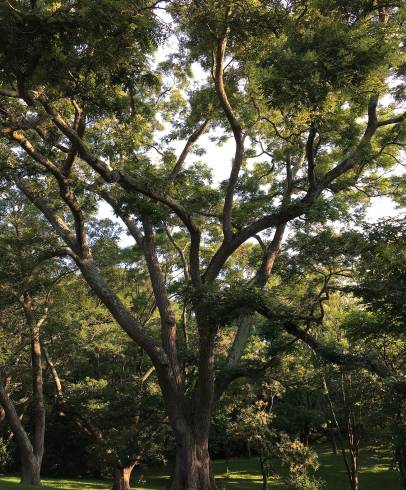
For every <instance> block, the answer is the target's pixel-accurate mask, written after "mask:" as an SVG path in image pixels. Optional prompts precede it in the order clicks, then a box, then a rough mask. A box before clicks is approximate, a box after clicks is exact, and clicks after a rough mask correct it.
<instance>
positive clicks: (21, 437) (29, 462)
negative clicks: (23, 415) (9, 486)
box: [0, 378, 41, 485]
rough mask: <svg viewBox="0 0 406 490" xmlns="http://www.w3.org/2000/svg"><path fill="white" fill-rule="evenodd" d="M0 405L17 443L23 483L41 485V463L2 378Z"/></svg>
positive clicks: (0, 382) (0, 380) (0, 383)
mask: <svg viewBox="0 0 406 490" xmlns="http://www.w3.org/2000/svg"><path fill="white" fill-rule="evenodd" d="M0 403H1V404H2V406H3V408H4V411H5V413H6V417H7V420H8V423H9V424H10V427H11V430H12V431H13V434H14V437H15V439H16V442H17V447H18V451H19V454H20V460H21V483H28V484H31V485H40V482H41V479H40V470H41V461H40V460H39V459H38V458H37V456H36V455H35V452H34V448H33V445H32V444H31V441H30V439H29V437H28V435H27V433H26V431H25V429H24V427H23V424H22V422H21V419H20V417H19V416H18V414H17V412H16V409H15V406H14V404H13V402H12V401H11V400H10V398H9V396H8V394H7V392H6V390H5V388H4V386H3V380H2V379H1V378H0Z"/></svg>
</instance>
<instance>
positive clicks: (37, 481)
mask: <svg viewBox="0 0 406 490" xmlns="http://www.w3.org/2000/svg"><path fill="white" fill-rule="evenodd" d="M21 483H23V484H24V485H41V467H40V465H39V463H38V461H37V460H36V458H33V459H31V460H29V461H24V462H23V463H22V464H21Z"/></svg>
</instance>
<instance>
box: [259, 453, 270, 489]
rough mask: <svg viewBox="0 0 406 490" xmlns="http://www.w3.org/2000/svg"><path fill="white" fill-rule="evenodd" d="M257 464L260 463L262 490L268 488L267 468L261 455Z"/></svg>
mask: <svg viewBox="0 0 406 490" xmlns="http://www.w3.org/2000/svg"><path fill="white" fill-rule="evenodd" d="M259 464H260V465H261V475H262V490H268V468H267V467H266V465H265V461H264V458H263V457H262V456H260V457H259Z"/></svg>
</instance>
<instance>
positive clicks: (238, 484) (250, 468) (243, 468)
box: [0, 450, 401, 490]
mask: <svg viewBox="0 0 406 490" xmlns="http://www.w3.org/2000/svg"><path fill="white" fill-rule="evenodd" d="M319 457H320V470H319V477H320V478H322V479H323V480H325V481H326V484H327V485H326V488H327V489H328V490H346V489H347V488H348V483H347V479H346V478H347V477H346V474H345V470H344V467H343V464H342V459H341V456H340V455H333V454H331V452H329V451H327V450H320V451H319ZM389 465H390V458H389V457H388V456H387V455H385V453H384V452H382V453H379V452H375V453H372V452H368V451H363V452H362V453H361V469H360V487H361V490H400V489H401V486H400V483H399V476H398V474H397V473H396V472H394V471H391V470H390V469H389ZM227 468H228V471H227ZM214 469H215V472H216V478H217V482H218V488H219V490H222V489H224V490H225V489H228V490H232V489H235V490H260V489H261V478H260V476H259V473H258V462H257V460H256V459H255V458H236V459H230V460H229V461H227V462H226V461H225V460H218V461H215V462H214ZM134 476H135V479H134V483H133V489H134V490H142V489H146V490H161V489H164V488H165V483H166V481H167V478H168V477H167V469H166V468H162V469H160V470H156V471H150V472H145V474H136V475H134ZM140 477H141V479H142V480H143V482H142V483H137V480H139V479H140ZM32 488H33V487H31V486H27V485H24V486H23V485H20V484H19V483H18V478H15V477H6V476H4V477H0V490H13V489H15V490H29V489H32ZM43 488H44V490H45V489H46V490H61V489H63V490H108V489H110V488H111V484H110V482H108V481H104V482H103V481H92V480H61V479H58V480H56V479H51V478H50V479H48V478H44V480H43ZM269 488H270V489H272V490H283V489H285V488H286V487H285V486H284V485H283V484H282V482H281V481H280V480H278V479H277V478H274V479H273V480H272V481H271V482H270V485H269Z"/></svg>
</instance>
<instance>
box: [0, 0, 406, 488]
mask: <svg viewBox="0 0 406 490" xmlns="http://www.w3.org/2000/svg"><path fill="white" fill-rule="evenodd" d="M164 7H166V9H167V12H168V13H169V14H170V15H171V18H172V20H173V22H174V25H175V26H176V32H175V33H174V34H176V36H177V40H178V42H179V46H178V49H177V52H176V53H171V55H172V56H170V57H169V59H168V60H166V61H165V62H164V63H162V64H161V65H160V66H158V67H157V68H154V63H153V60H152V58H151V56H150V55H151V53H152V52H153V51H154V49H155V47H156V45H157V43H158V42H159V41H163V40H164V39H165V36H166V34H167V29H165V25H164V23H163V21H162V20H161V19H160V17H159V15H158V14H159V12H160V11H161V9H162V8H164ZM404 8H405V5H404V2H396V1H393V2H380V1H377V2H371V1H362V0H360V1H358V2H351V4H348V3H347V2H342V1H340V0H329V1H327V2H319V1H316V0H313V1H307V2H303V1H291V2H285V1H275V2H265V1H264V2H261V1H255V0H251V1H249V0H244V1H240V0H239V1H231V0H222V1H211V0H206V1H204V2H202V1H198V2H197V1H196V2H195V1H193V0H190V1H187V0H185V1H182V0H179V1H173V2H157V3H155V4H149V3H148V2H146V1H145V2H144V1H142V0H138V1H130V0H120V1H117V0H114V1H112V0H103V1H102V2H100V1H98V2H96V1H93V0H84V1H80V0H77V1H75V0H72V1H66V2H63V3H61V2H54V1H51V0H38V1H30V2H28V1H25V0H20V1H14V2H6V3H3V4H2V5H1V6H0V18H1V27H0V45H1V48H0V59H1V68H0V75H1V87H0V115H1V135H2V138H3V140H2V141H3V143H2V145H3V146H2V153H3V155H2V175H3V177H4V179H6V180H7V181H9V182H13V183H14V184H15V185H16V186H18V187H19V189H20V190H21V191H22V192H23V193H24V194H25V196H26V197H27V198H28V199H29V200H30V201H31V202H32V203H33V204H34V205H35V206H37V208H38V209H39V210H40V211H41V212H42V213H43V215H44V216H45V218H46V219H47V220H48V222H49V223H50V225H51V226H52V228H53V231H54V233H55V234H56V235H57V236H58V237H59V241H60V243H61V253H62V251H63V252H64V253H66V255H67V256H68V257H70V258H71V260H72V261H73V262H74V263H75V264H76V266H77V268H78V269H79V270H80V271H81V273H82V275H83V277H84V279H85V280H86V281H87V283H88V285H89V287H90V288H91V289H92V290H93V292H94V293H95V294H96V295H97V296H98V297H99V298H100V300H101V301H102V302H103V303H104V304H105V306H106V307H107V309H108V310H109V311H110V313H111V314H112V315H113V317H114V318H115V320H116V321H117V322H118V323H119V325H120V326H121V327H122V328H123V329H124V330H125V331H126V332H127V333H128V335H129V336H130V337H131V338H132V339H133V340H134V342H136V343H137V344H138V345H139V346H140V347H141V348H142V349H144V351H145V352H146V353H147V354H148V356H149V357H150V359H151V362H152V363H153V365H154V367H155V370H156V375H157V377H158V380H159V384H160V387H161V390H162V395H163V398H164V401H165V405H166V410H167V413H168V417H169V421H170V424H171V426H172V429H173V432H174V435H175V439H176V464H175V469H174V472H173V476H172V480H171V488H172V489H185V488H188V489H205V490H207V489H211V488H215V483H214V477H213V474H212V471H211V464H210V456H209V448H208V436H209V428H210V420H211V415H212V411H213V404H214V401H215V395H216V396H220V395H221V392H222V391H223V390H225V389H226V387H227V383H229V382H231V381H232V380H233V379H235V378H236V377H238V376H242V375H243V374H244V373H245V372H246V370H247V369H250V366H247V365H245V363H244V359H243V353H244V350H245V347H246V344H247V341H248V339H249V337H250V332H251V326H252V324H253V322H254V321H255V316H254V315H253V313H252V312H253V310H257V311H258V312H259V313H260V314H262V315H265V316H268V317H269V318H271V319H272V320H275V319H277V320H278V321H279V322H280V317H281V315H282V313H283V312H284V311H285V310H284V309H283V308H281V305H280V304H279V303H278V302H277V301H268V299H269V297H271V298H273V296H274V294H273V292H272V289H271V288H269V278H270V275H271V273H272V269H273V266H274V263H275V259H276V257H277V255H278V252H279V249H280V246H281V243H282V240H283V235H284V233H285V229H286V227H287V225H288V223H290V222H292V221H294V220H298V219H300V218H303V217H304V218H305V219H306V220H307V221H308V222H309V223H319V224H320V225H323V223H325V222H326V221H327V220H339V219H341V218H342V217H343V216H345V215H348V214H350V213H351V211H353V210H354V209H355V207H356V206H357V205H359V204H360V203H361V201H365V196H366V195H367V196H368V195H375V194H378V195H379V193H380V192H382V189H384V191H385V192H388V189H389V191H390V192H391V191H392V188H393V186H392V183H393V182H392V180H393V179H391V178H390V177H389V178H388V177H385V175H384V173H385V172H388V171H389V170H390V169H392V168H393V167H394V166H395V165H396V162H397V161H398V153H399V149H400V148H401V145H403V144H404V139H403V135H404V124H403V122H404V120H405V114H403V113H400V112H399V111H398V110H397V106H398V103H399V99H400V98H401V97H402V94H403V85H402V75H403V73H404V65H403V59H402V54H403V49H404V44H403V43H402V42H403V37H402V36H403V34H402V30H401V26H402V22H403V15H404ZM170 39H171V41H172V42H173V37H172V38H170ZM196 61H197V62H199V63H200V64H201V67H202V69H203V70H205V72H206V73H207V80H204V81H203V82H202V83H200V84H195V85H191V84H190V83H188V82H189V78H190V77H189V75H190V67H191V66H192V63H193V62H196ZM394 80H395V82H396V83H394V84H393V83H392V84H391V81H392V82H393V81H394ZM393 85H394V86H393ZM385 96H386V97H385ZM388 99H389V102H387V100H388ZM382 101H384V102H385V104H383V103H382ZM168 124H170V126H171V127H170V132H169V134H168V132H166V134H165V135H164V137H162V132H160V131H159V130H163V129H167V126H168ZM209 127H212V128H218V131H217V133H215V137H217V138H219V139H220V140H221V139H222V138H221V137H219V132H221V130H222V131H223V132H224V135H225V136H226V137H229V136H230V135H231V136H232V138H233V139H234V142H235V152H234V155H233V157H232V158H230V160H231V164H230V174H229V178H228V179H226V180H225V181H224V182H222V183H221V184H220V185H219V186H215V185H213V184H212V182H211V179H210V171H209V170H208V169H207V167H205V166H204V165H203V164H201V163H195V164H194V165H189V166H186V158H187V157H188V156H189V155H190V154H191V153H192V150H193V148H194V147H195V146H196V145H195V144H196V142H197V140H198V139H199V138H200V137H201V136H202V135H203V134H204V133H205V132H206V131H207V130H208V128H209ZM173 139H181V140H182V139H183V140H185V142H184V147H183V150H182V151H181V152H180V154H179V156H178V157H177V156H176V155H175V153H174V151H173V149H172V148H171V146H170V144H171V143H170V141H171V140H173ZM153 152H156V153H157V154H158V155H159V157H158V158H155V155H153ZM251 159H252V160H251ZM250 161H252V162H253V164H252V165H251V164H249V162H250ZM227 164H228V163H227ZM219 165H224V162H214V166H219ZM100 200H104V201H106V202H107V203H108V204H109V205H110V206H111V207H112V209H113V210H114V212H115V213H116V215H117V216H118V217H120V218H121V220H122V221H123V223H124V224H125V226H126V227H127V230H128V232H129V234H130V235H131V236H132V237H133V238H134V240H135V242H136V244H137V247H138V249H139V250H140V251H141V252H142V254H143V256H144V259H145V262H146V265H147V268H148V273H149V279H150V281H151V285H152V289H153V293H154V296H155V301H156V305H157V309H158V311H159V315H160V322H161V328H160V336H156V335H155V334H154V332H151V331H149V330H148V328H146V327H145V326H144V325H142V323H141V322H140V321H139V320H138V318H137V315H135V314H134V313H133V312H132V311H131V309H129V308H128V307H127V306H126V305H125V303H124V302H123V301H122V300H121V298H120V295H119V294H118V292H117V291H115V290H114V286H113V285H112V283H109V280H108V276H107V277H106V276H105V275H104V274H103V272H102V270H101V268H100V267H99V261H98V257H97V254H96V253H95V254H93V252H92V243H91V240H89V237H88V227H89V225H91V221H92V219H93V218H92V216H93V215H94V211H95V207H96V205H97V202H99V201H100ZM251 239H255V240H257V241H258V242H259V244H260V245H259V246H258V247H251V246H250V243H248V244H246V242H247V241H250V240H251ZM169 244H171V245H172V247H173V250H174V251H176V253H177V254H178V256H179V261H178V262H179V267H178V272H179V271H183V278H182V279H181V280H180V279H179V276H176V268H173V267H172V269H170V270H169V271H168V267H167V260H166V257H167V254H168V250H169V246H168V245H169ZM62 245H63V247H62ZM251 249H252V250H251ZM250 250H251V253H250ZM244 252H245V254H246V255H251V256H250V258H249V260H247V257H246V256H244ZM236 269H237V271H236ZM134 287H136V284H134ZM268 292H269V294H268ZM179 305H183V308H179ZM182 310H183V312H182ZM188 312H190V314H189V315H188ZM182 313H183V314H182ZM312 313H313V315H315V316H316V315H317V311H313V312H312ZM282 316H283V315H282ZM287 316H288V319H287V320H286V321H284V322H282V324H283V327H284V328H285V329H286V330H287V331H288V332H289V333H291V334H293V335H294V336H296V337H297V338H300V339H301V340H303V341H305V342H307V343H308V344H309V345H311V346H312V347H313V348H315V349H317V350H318V352H319V353H320V355H324V356H325V357H326V358H328V359H329V360H330V361H332V362H341V363H349V364H354V363H355V364H357V366H360V365H362V366H363V367H365V368H367V369H371V370H373V371H375V372H377V373H378V374H379V375H381V376H384V377H388V378H391V377H392V375H393V373H392V372H391V371H390V369H383V368H382V366H380V365H378V364H377V363H376V362H374V361H373V360H369V358H368V356H366V357H362V356H360V357H359V359H354V358H353V357H352V356H345V355H342V354H341V353H337V352H335V351H334V349H331V348H328V349H325V348H323V346H321V345H320V344H319V343H317V341H316V340H315V339H314V338H313V337H312V336H311V335H310V334H309V333H308V332H306V331H304V330H302V329H301V324H300V321H304V320H303V318H299V319H298V321H297V322H296V321H293V320H292V318H291V316H289V315H287ZM187 318H189V324H188V325H187V326H188V328H184V329H183V330H184V333H186V335H184V334H183V335H178V325H182V326H183V327H185V324H186V319H187ZM230 322H231V323H235V324H236V325H237V328H236V333H235V339H234V341H233V342H231V343H230V345H229V352H228V355H226V356H224V353H223V349H222V345H221V343H220V342H219V339H221V332H222V330H223V329H224V327H226V326H228V325H229V324H230ZM259 367H260V366H257V369H258V368H259ZM216 379H217V380H218V382H217V383H216ZM394 384H395V385H396V387H397V388H399V389H401V388H402V387H403V384H402V383H401V382H399V383H397V384H396V383H394Z"/></svg>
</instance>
